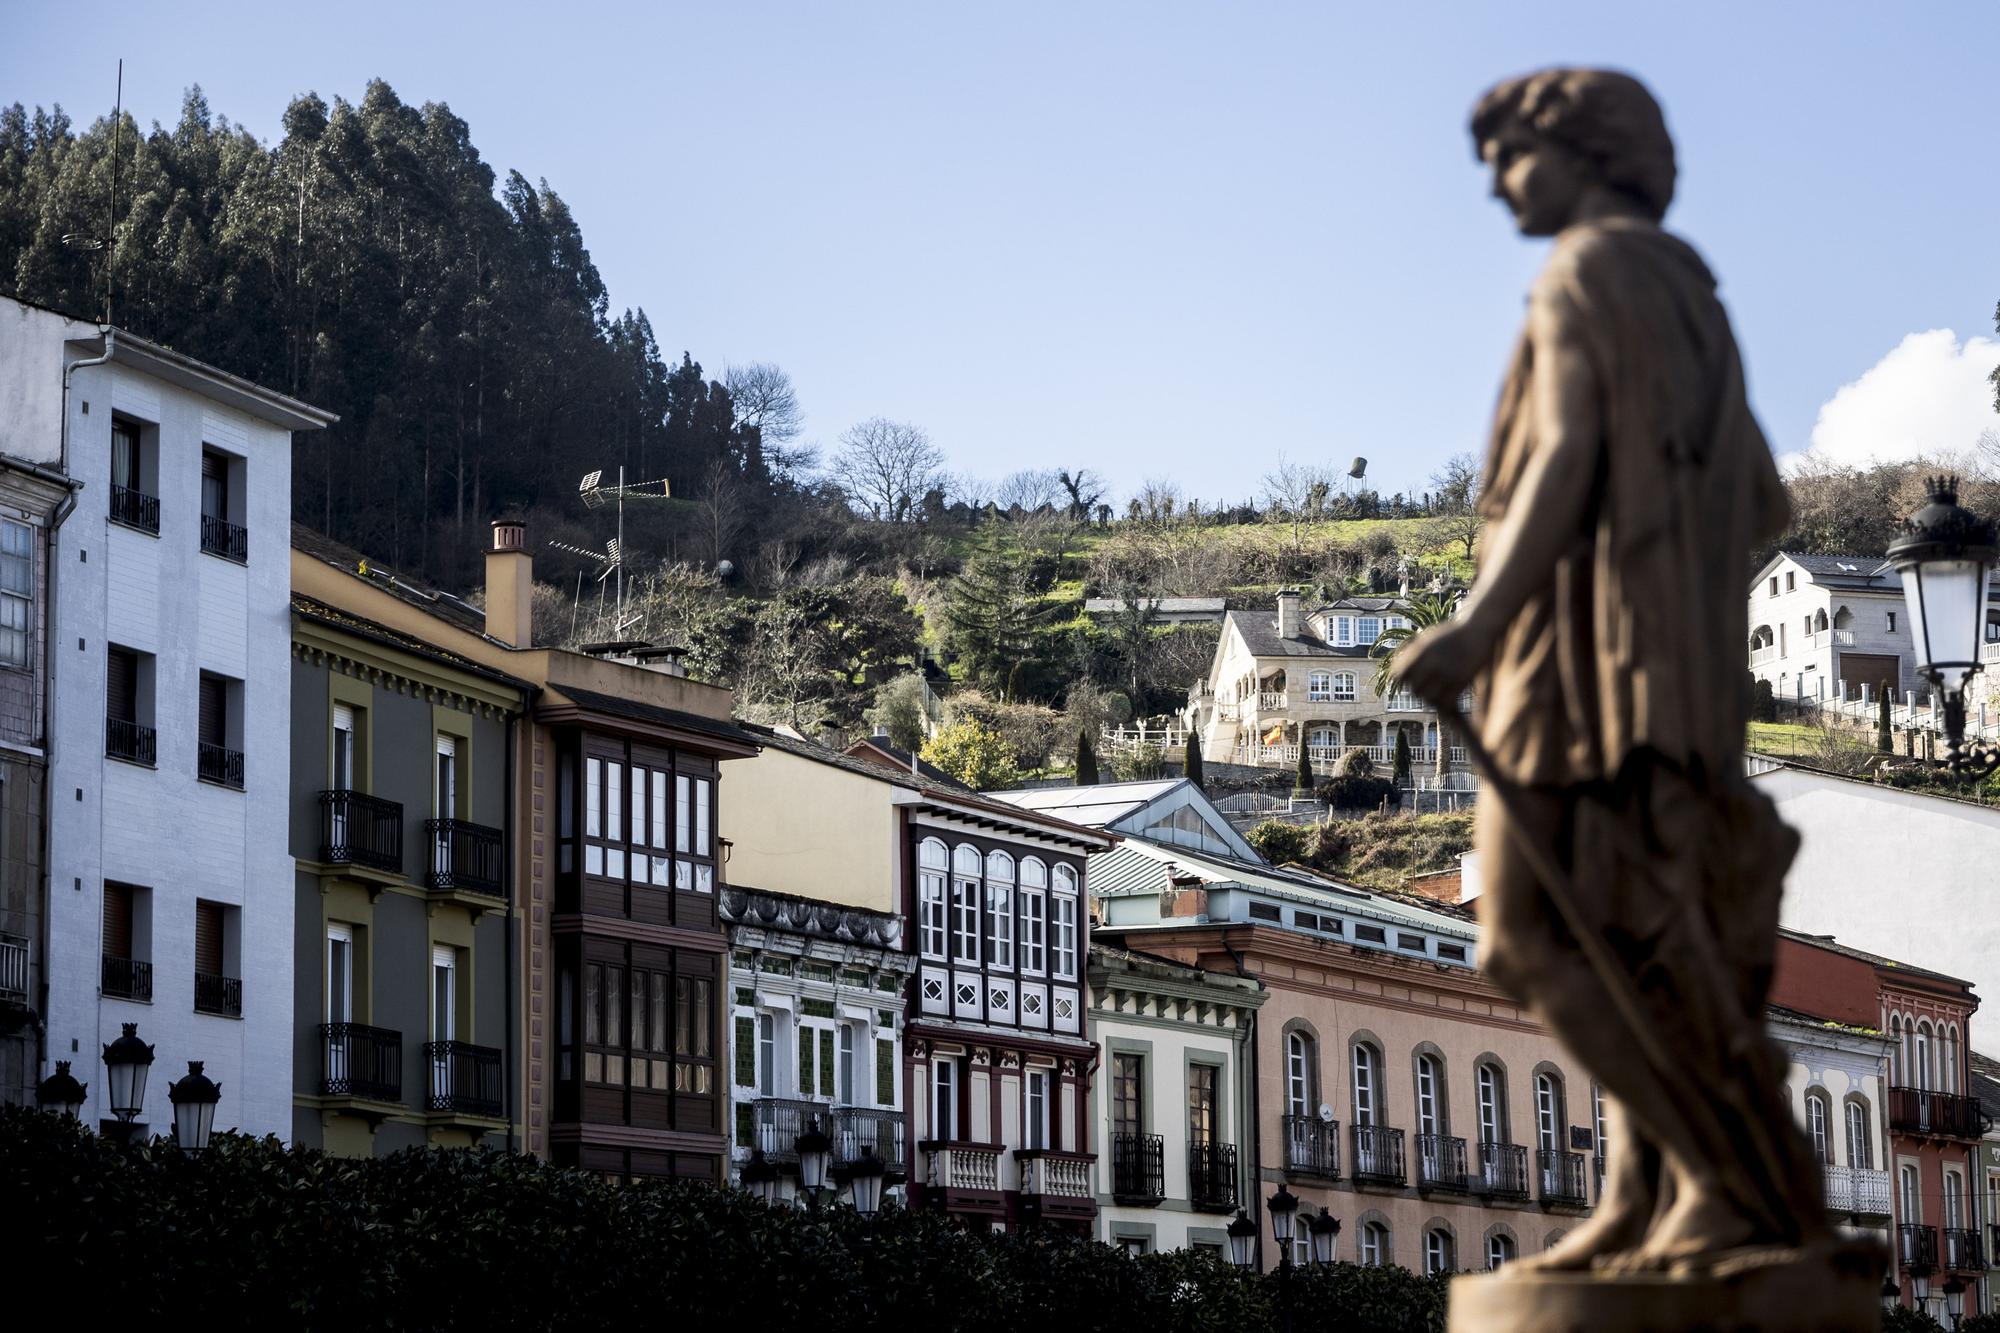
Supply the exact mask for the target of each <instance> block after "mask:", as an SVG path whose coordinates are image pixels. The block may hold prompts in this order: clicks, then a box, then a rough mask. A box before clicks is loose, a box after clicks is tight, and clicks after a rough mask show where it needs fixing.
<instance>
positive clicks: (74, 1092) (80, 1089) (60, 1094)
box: [35, 1060, 89, 1120]
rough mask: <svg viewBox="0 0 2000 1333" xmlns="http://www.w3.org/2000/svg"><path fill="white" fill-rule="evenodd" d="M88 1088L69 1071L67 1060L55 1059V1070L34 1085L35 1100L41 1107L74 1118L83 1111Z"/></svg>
mask: <svg viewBox="0 0 2000 1333" xmlns="http://www.w3.org/2000/svg"><path fill="white" fill-rule="evenodd" d="M88 1096H89V1089H88V1088H86V1087H85V1086H84V1085H83V1084H81V1083H79V1082H77V1081H76V1077H75V1075H73V1074H71V1073H70V1072H69V1061H67V1060H58V1061H56V1072H55V1073H53V1074H50V1075H49V1076H48V1077H47V1078H45V1079H43V1080H42V1081H41V1082H40V1083H37V1084H36V1085H35V1101H36V1102H37V1103H38V1104H40V1105H41V1106H42V1107H43V1108H45V1109H47V1110H51V1111H59V1112H61V1113H62V1114H63V1115H66V1116H68V1117H69V1118H70V1119H72V1120H74V1119H76V1118H77V1117H78V1116H79V1115H81V1114H82V1112H83V1103H84V1100H85V1099H86V1098H87V1097H88Z"/></svg>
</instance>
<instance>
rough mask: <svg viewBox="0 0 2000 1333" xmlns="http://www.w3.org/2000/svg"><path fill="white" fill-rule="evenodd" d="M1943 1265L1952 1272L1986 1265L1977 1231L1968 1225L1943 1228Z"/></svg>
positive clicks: (1967, 1271) (1962, 1271) (1981, 1267)
mask: <svg viewBox="0 0 2000 1333" xmlns="http://www.w3.org/2000/svg"><path fill="white" fill-rule="evenodd" d="M1944 1266H1945V1267H1946V1268H1948V1269H1950V1270H1951V1271H1952V1272H1954V1273H1971V1272H1975V1271H1977V1270H1979V1269H1983V1268H1985V1267H1986V1258H1985V1256H1984V1255H1983V1254H1982V1253H1981V1252H1980V1247H1979V1233H1978V1232H1977V1231H1974V1230H1972V1229H1971V1228H1970V1227H1946V1228H1945V1229H1944Z"/></svg>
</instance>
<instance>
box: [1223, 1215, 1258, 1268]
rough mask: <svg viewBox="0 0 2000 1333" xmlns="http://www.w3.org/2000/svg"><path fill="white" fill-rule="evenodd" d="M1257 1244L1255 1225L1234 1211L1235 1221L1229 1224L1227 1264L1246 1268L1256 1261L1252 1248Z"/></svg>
mask: <svg viewBox="0 0 2000 1333" xmlns="http://www.w3.org/2000/svg"><path fill="white" fill-rule="evenodd" d="M1256 1243H1257V1224H1256V1223H1255V1222H1252V1221H1251V1220H1250V1219H1249V1218H1247V1217H1245V1216H1244V1215H1243V1210H1242V1209H1241V1208H1238V1209H1237V1210H1236V1220H1235V1221H1234V1222H1231V1223H1230V1224H1229V1262H1231V1263H1233V1264H1235V1265H1236V1266H1237V1267H1238V1268H1248V1267H1250V1265H1251V1264H1253V1263H1255V1262H1256V1261H1257V1256H1256V1254H1255V1253H1254V1252H1253V1247H1254V1246H1255V1245H1256Z"/></svg>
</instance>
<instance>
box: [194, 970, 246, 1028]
mask: <svg viewBox="0 0 2000 1333" xmlns="http://www.w3.org/2000/svg"><path fill="white" fill-rule="evenodd" d="M194 1008H195V1012H196V1013H198V1014H221V1015H223V1016H224V1017H226V1018H241V1017H243V983H242V981H241V980H239V979H238V978H236V977H224V976H217V975H216V974H215V973H213V972H197V973H195V974H194Z"/></svg>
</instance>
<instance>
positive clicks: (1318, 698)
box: [1306, 671, 1333, 703]
mask: <svg viewBox="0 0 2000 1333" xmlns="http://www.w3.org/2000/svg"><path fill="white" fill-rule="evenodd" d="M1332 698H1333V673H1332V672H1331V671H1314V672H1312V673H1310V674H1309V675H1307V677H1306V699H1307V700H1308V701H1309V702H1311V703H1326V702H1328V701H1329V700H1331V699H1332Z"/></svg>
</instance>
